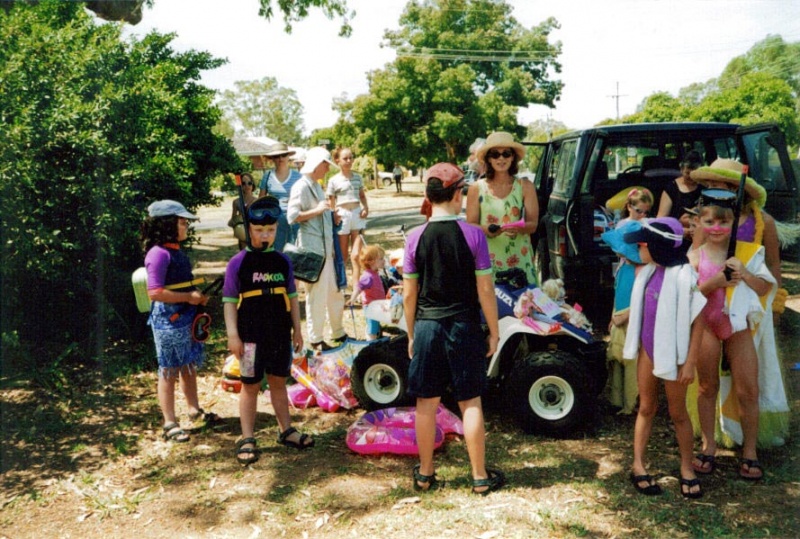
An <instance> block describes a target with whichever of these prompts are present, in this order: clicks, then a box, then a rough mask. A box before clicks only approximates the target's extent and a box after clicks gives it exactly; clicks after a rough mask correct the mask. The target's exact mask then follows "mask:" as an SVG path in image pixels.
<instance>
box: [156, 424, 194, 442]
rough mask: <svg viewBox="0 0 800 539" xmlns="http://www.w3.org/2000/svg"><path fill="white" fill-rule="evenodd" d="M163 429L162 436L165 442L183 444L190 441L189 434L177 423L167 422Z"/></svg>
mask: <svg viewBox="0 0 800 539" xmlns="http://www.w3.org/2000/svg"><path fill="white" fill-rule="evenodd" d="M163 431H164V432H163V433H162V434H161V437H162V438H164V441H165V442H176V443H179V444H182V443H185V442H188V441H189V435H188V434H186V431H185V430H183V429H182V428H181V426H180V425H178V424H177V423H174V422H173V423H167V424H166V425H164V428H163Z"/></svg>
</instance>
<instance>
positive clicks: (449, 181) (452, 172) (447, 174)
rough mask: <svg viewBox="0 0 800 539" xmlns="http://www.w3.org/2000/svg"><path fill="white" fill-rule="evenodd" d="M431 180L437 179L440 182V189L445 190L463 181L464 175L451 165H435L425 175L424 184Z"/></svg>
mask: <svg viewBox="0 0 800 539" xmlns="http://www.w3.org/2000/svg"><path fill="white" fill-rule="evenodd" d="M431 178H438V179H439V180H440V181H441V182H442V189H447V188H448V187H451V186H453V185H457V184H458V183H459V182H463V181H464V173H463V172H462V171H461V169H460V168H458V167H457V166H455V165H454V164H453V163H436V164H435V165H433V166H432V167H431V168H429V169H428V171H427V172H426V173H425V178H424V179H425V184H426V185H427V183H428V181H429V180H430V179H431Z"/></svg>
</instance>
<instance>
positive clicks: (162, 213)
mask: <svg viewBox="0 0 800 539" xmlns="http://www.w3.org/2000/svg"><path fill="white" fill-rule="evenodd" d="M147 215H149V216H150V217H171V216H173V215H175V216H177V217H183V218H184V219H199V217H197V216H196V215H195V214H193V213H191V212H190V211H189V210H187V209H186V208H185V207H184V206H183V204H181V203H180V202H176V201H174V200H159V201H157V202H153V203H152V204H150V205H149V206H148V207H147Z"/></svg>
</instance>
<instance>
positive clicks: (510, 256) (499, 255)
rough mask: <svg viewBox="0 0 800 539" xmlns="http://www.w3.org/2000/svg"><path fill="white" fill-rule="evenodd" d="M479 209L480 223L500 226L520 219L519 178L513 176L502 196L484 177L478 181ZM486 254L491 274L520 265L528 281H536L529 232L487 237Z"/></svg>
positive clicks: (521, 205) (521, 201)
mask: <svg viewBox="0 0 800 539" xmlns="http://www.w3.org/2000/svg"><path fill="white" fill-rule="evenodd" d="M478 189H479V193H480V198H479V199H478V201H479V204H480V208H481V221H480V224H481V226H487V225H490V224H493V223H494V224H497V225H501V226H502V225H504V224H506V223H513V222H515V221H519V220H520V219H522V215H523V213H522V209H523V207H524V204H523V196H522V180H519V179H516V178H515V179H514V185H513V187H512V188H511V192H510V193H509V194H508V195H506V197H505V198H497V197H495V196H494V195H492V194H491V193H490V192H489V186H488V185H487V184H486V180H478ZM487 242H488V244H489V256H490V257H491V259H492V268H493V269H494V273H495V275H496V274H497V272H498V271H503V270H507V269H511V268H520V269H522V270H523V271H525V274H526V275H527V279H528V283H529V284H536V267H535V266H534V263H533V245H532V244H531V236H530V234H517V236H516V237H515V238H512V237H511V236H508V235H506V234H500V235H499V236H497V237H495V238H487Z"/></svg>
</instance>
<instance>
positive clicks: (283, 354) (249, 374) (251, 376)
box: [239, 336, 292, 384]
mask: <svg viewBox="0 0 800 539" xmlns="http://www.w3.org/2000/svg"><path fill="white" fill-rule="evenodd" d="M244 346H245V350H244V354H243V355H242V357H240V358H239V369H240V370H241V372H242V383H243V384H259V383H261V380H263V379H264V375H265V374H271V375H272V376H283V377H287V376H289V373H290V371H291V368H292V341H291V338H290V337H288V336H287V338H285V339H280V340H278V341H275V342H269V343H244Z"/></svg>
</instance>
